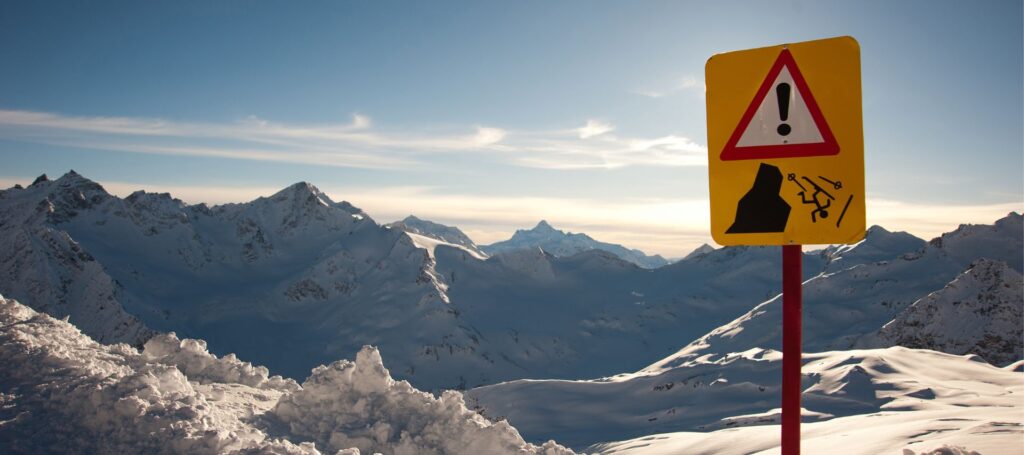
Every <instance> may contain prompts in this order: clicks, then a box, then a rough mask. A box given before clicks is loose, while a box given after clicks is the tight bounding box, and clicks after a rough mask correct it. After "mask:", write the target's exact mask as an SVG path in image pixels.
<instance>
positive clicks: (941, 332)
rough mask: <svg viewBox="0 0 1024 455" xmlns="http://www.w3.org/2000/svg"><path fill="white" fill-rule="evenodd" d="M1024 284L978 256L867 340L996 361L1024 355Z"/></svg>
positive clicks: (1006, 362)
mask: <svg viewBox="0 0 1024 455" xmlns="http://www.w3.org/2000/svg"><path fill="white" fill-rule="evenodd" d="M1022 287H1024V284H1022V282H1021V274H1020V273H1018V272H1017V271H1016V270H1014V269H1012V268H1011V267H1009V266H1008V265H1007V264H1006V263H1005V262H1001V261H992V260H989V259H979V260H977V261H975V262H974V263H972V264H971V266H970V268H968V269H967V270H966V271H964V272H963V273H961V274H960V275H959V276H957V277H956V279H955V280H953V281H952V282H950V283H949V284H947V285H946V286H945V287H944V288H942V289H941V290H939V291H936V292H933V293H931V294H929V295H928V296H926V297H924V298H922V299H921V300H918V301H917V302H914V304H913V305H911V306H910V307H909V308H907V309H906V310H904V311H903V312H902V313H900V314H899V315H898V316H897V317H896V318H895V319H893V320H892V321H890V322H889V323H888V324H886V325H885V326H884V327H882V329H881V330H879V331H878V333H877V335H875V336H874V337H870V340H869V341H868V342H867V343H866V344H869V345H872V346H892V345H900V346H906V347H910V348H919V349H932V350H936V351H942V352H948V353H952V354H960V355H963V354H976V355H979V356H981V357H982V358H984V359H985V360H986V361H988V362H990V363H992V364H995V365H1001V366H1004V365H1009V364H1011V363H1013V362H1015V361H1018V360H1021V359H1024V342H1022V340H1021V327H1024V318H1022V314H1024V293H1022Z"/></svg>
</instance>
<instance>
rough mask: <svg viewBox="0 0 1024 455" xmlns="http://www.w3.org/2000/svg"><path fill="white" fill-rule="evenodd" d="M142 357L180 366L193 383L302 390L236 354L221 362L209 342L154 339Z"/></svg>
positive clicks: (172, 337)
mask: <svg viewBox="0 0 1024 455" xmlns="http://www.w3.org/2000/svg"><path fill="white" fill-rule="evenodd" d="M142 356H143V358H144V359H145V360H146V361H148V362H155V363H162V364H165V365H172V366H176V367H178V369H179V370H181V371H182V372H183V373H184V374H185V375H186V376H188V378H189V380H190V381H194V382H199V383H202V384H207V383H211V382H226V383H237V384H242V385H247V386H249V387H256V388H264V389H277V390H298V388H299V386H298V384H296V383H295V381H293V380H291V379H283V378H282V377H281V376H273V377H268V376H269V374H270V372H269V370H267V367H264V366H253V364H251V363H249V362H243V361H241V360H238V358H237V357H236V356H235V355H234V354H228V355H226V356H224V357H223V358H220V359H218V358H217V356H215V355H213V354H210V352H209V351H208V350H207V349H206V342H205V341H203V340H191V339H185V340H179V339H178V337H177V336H176V335H175V334H174V332H171V333H168V334H161V335H157V336H155V337H153V338H150V340H149V341H147V342H146V345H145V347H144V349H143V352H142Z"/></svg>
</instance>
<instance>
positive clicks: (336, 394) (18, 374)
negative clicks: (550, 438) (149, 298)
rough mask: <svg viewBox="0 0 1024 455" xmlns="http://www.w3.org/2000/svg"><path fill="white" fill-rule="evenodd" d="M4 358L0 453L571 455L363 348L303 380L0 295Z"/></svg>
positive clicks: (193, 343) (201, 346)
mask: <svg viewBox="0 0 1024 455" xmlns="http://www.w3.org/2000/svg"><path fill="white" fill-rule="evenodd" d="M0 364H2V365H3V366H4V367H3V368H2V369H0V449H2V450H0V451H2V452H4V453H14V454H21V453H25V454H29V453H33V454H34V453H82V454H92V453H111V454H114V453H125V454H128V453H154V454H164V453H166V454H221V453H237V454H256V453H259V454H271V453H273V454H307V455H312V454H320V453H328V454H340V455H357V454H359V453H377V452H379V453H384V454H396V455H414V454H425V455H432V454H436V455H440V454H484V453H486V454H521V455H522V454H545V455H560V454H571V453H572V452H571V451H569V450H567V449H565V448H564V447H561V446H559V445H557V444H555V443H554V442H547V443H545V444H543V445H542V446H535V445H532V444H528V443H526V442H524V441H523V439H522V438H521V437H520V436H519V433H518V432H517V431H516V430H515V428H512V427H511V426H510V425H509V424H508V423H506V422H498V423H492V422H490V421H488V420H486V419H485V418H483V417H481V416H480V415H479V414H477V413H475V412H473V411H470V410H468V409H466V406H465V405H464V403H463V401H462V396H461V395H460V394H458V393H455V392H448V393H445V394H443V395H442V396H441V397H440V398H435V397H434V396H433V395H430V394H428V393H424V392H420V391H418V390H416V389H414V388H412V386H410V385H409V383H408V382H405V381H395V380H393V379H392V378H391V376H390V374H389V373H388V370H387V369H385V368H384V365H383V363H382V361H381V357H380V353H379V352H378V351H377V350H376V349H375V348H372V347H364V348H363V349H362V350H361V351H360V352H359V353H358V355H357V356H356V360H355V361H354V362H351V361H347V360H341V361H337V362H334V363H332V364H330V365H327V366H320V367H317V368H316V369H315V370H314V371H313V374H312V375H311V376H310V377H309V378H308V379H307V380H306V381H305V382H304V383H303V384H302V386H299V385H298V384H296V383H295V382H294V381H292V380H289V379H282V378H281V377H279V376H268V374H267V369H266V368H263V367H257V366H253V365H252V364H249V363H247V362H242V361H240V360H238V359H237V358H235V357H234V356H225V357H223V358H217V357H215V356H213V355H211V354H210V353H209V352H207V350H206V345H205V343H204V342H202V341H199V340H190V339H184V340H181V339H178V338H177V337H176V336H174V335H173V334H165V335H159V336H156V337H154V338H152V339H150V340H149V341H148V342H147V343H146V345H145V348H144V349H143V350H142V351H141V352H139V351H137V350H136V349H135V348H132V347H130V346H128V345H126V344H116V345H103V344H99V343H97V342H95V341H93V340H92V339H90V338H88V337H87V336H85V335H83V334H82V333H81V332H79V331H78V329H77V328H75V327H74V326H73V325H71V324H69V323H67V322H64V321H61V320H58V319H54V318H51V317H49V316H47V315H45V314H40V313H37V312H35V311H33V310H32V309H30V308H28V307H26V306H24V305H21V304H19V303H17V302H15V301H13V300H8V299H4V298H3V297H0Z"/></svg>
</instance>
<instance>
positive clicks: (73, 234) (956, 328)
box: [0, 171, 1024, 453]
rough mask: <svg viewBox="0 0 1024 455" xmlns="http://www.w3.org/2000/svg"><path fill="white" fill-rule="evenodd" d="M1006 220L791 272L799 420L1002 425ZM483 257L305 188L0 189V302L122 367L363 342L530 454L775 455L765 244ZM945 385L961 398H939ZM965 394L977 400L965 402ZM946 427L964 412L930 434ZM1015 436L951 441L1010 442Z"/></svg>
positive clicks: (443, 231) (1006, 356)
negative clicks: (42, 319)
mask: <svg viewBox="0 0 1024 455" xmlns="http://www.w3.org/2000/svg"><path fill="white" fill-rule="evenodd" d="M1022 218H1024V217H1022V216H1021V215H1020V214H1017V213H1011V214H1009V215H1007V216H1006V217H1004V218H1002V219H1000V220H997V221H996V222H995V223H994V224H992V225H962V226H960V227H959V228H957V229H956V230H954V231H951V232H949V233H947V234H943V235H942V236H940V237H938V238H936V239H933V240H931V241H929V242H926V241H924V240H922V239H919V238H916V237H914V236H912V235H910V234H907V233H903V232H890V231H888V230H886V229H884V228H882V227H879V226H873V227H871V228H870V229H869V230H868V232H867V234H866V236H865V238H864V240H863V241H861V242H859V243H857V244H854V245H842V246H830V247H827V248H824V249H822V250H815V251H807V252H805V253H804V258H803V270H804V280H805V282H804V290H803V293H804V351H805V352H808V353H813V354H806V355H805V363H806V364H805V400H806V402H807V406H805V407H806V408H807V409H806V410H805V412H806V413H807V414H806V415H805V419H809V420H808V421H813V422H818V423H816V424H814V425H818V424H820V425H822V427H821V428H826V427H828V428H832V427H829V426H830V425H836V423H835V422H841V421H850V422H857V424H858V425H861V424H864V425H865V426H868V425H867V423H865V422H866V421H864V420H863V419H865V418H867V417H870V416H873V415H885V416H887V417H885V419H881V420H877V421H878V422H881V421H886V422H890V423H891V424H893V425H897V424H898V425H904V426H905V425H906V424H905V422H907V421H911V420H913V419H919V420H920V419H921V418H924V417H922V416H925V417H926V416H932V415H934V416H937V417H935V419H933V420H927V419H925V421H928V422H933V423H932V425H933V426H939V425H945V424H943V423H941V422H947V421H948V420H943V419H948V418H956V419H962V420H963V421H971V422H979V423H978V425H979V426H978V428H979V430H978V434H989V433H986V431H988V430H986V428H988V429H991V428H990V427H992V426H993V425H995V426H998V425H997V424H998V423H999V422H1001V421H1000V420H999V419H1002V418H1004V417H1006V416H1003V417H1000V416H1002V414H999V413H998V412H997V410H998V409H999V408H1006V407H1009V408H1011V409H1012V408H1014V407H1015V406H1018V407H1019V406H1021V405H1022V404H1021V403H1020V402H1019V401H1020V400H1019V399H1017V397H1012V396H1010V393H1012V390H1013V386H1012V383H1013V380H1014V378H1019V373H1016V372H1015V370H1017V369H1019V365H1020V362H1019V361H1020V360H1021V359H1022V358H1024V346H1022V344H1024V342H1022V333H1021V332H1022V330H1021V313H1022V307H1024V297H1022V296H1021V269H1022V266H1024V264H1022V263H1024V257H1022V254H1021V251H1024V241H1022V237H1024V226H1022ZM517 237H518V239H517ZM544 242H553V243H547V244H545V243H544ZM499 244H501V246H499V247H498V248H497V249H495V248H494V247H495V245H499ZM499 244H494V245H490V246H477V245H476V244H475V243H474V242H473V241H472V240H471V239H469V237H468V236H466V235H465V234H464V233H462V232H461V231H460V230H458V229H457V228H454V227H449V226H443V225H440V224H437V223H433V222H430V221H426V220H420V219H418V218H415V217H409V218H406V219H405V220H402V221H401V222H396V223H392V224H389V225H380V224H378V223H376V222H375V221H374V220H373V219H372V218H371V217H370V216H369V215H368V214H367V213H365V212H364V211H362V210H361V209H359V208H357V207H355V206H354V205H352V204H350V203H348V202H335V201H333V200H331V199H330V198H329V197H327V196H326V195H325V194H323V193H322V192H320V191H319V190H318V189H317V188H316V187H315V186H313V185H310V184H308V183H298V184H295V185H292V186H290V187H288V188H285V189H283V190H281V191H279V192H277V193H275V194H274V195H271V196H269V197H261V198H258V199H256V200H254V201H251V202H247V203H241V204H224V205H219V206H207V205H205V204H196V205H188V204H185V203H183V202H182V201H180V200H177V199H174V198H173V197H172V196H171V195H169V194H153V193H145V192H141V191H140V192H136V193H133V194H131V195H130V196H128V197H125V198H119V197H117V196H114V195H111V194H109V193H107V192H106V191H105V190H104V189H103V187H102V186H100V185H99V184H97V183H95V182H92V181H90V180H88V179H86V178H84V177H82V176H81V175H78V174H77V173H74V172H73V171H72V172H69V173H68V174H66V175H64V176H62V177H61V178H59V179H56V180H49V179H48V178H45V176H44V177H40V178H39V179H37V180H36V181H35V182H33V184H32V185H30V186H28V187H25V188H22V187H20V186H16V187H13V188H10V189H7V190H3V191H0V246H2V250H0V294H3V295H4V296H5V297H7V298H14V299H16V300H18V301H20V302H21V303H22V304H25V305H27V306H29V307H31V308H33V309H35V310H36V311H40V312H43V313H47V314H49V315H51V316H53V317H55V318H58V319H61V318H63V319H65V320H66V321H68V322H69V323H71V324H74V326H75V327H76V328H77V329H78V330H81V331H82V332H83V333H84V334H86V335H88V336H89V337H91V338H92V339H94V340H96V341H100V342H102V343H108V344H109V343H118V342H124V343H128V344H129V345H133V346H136V347H138V348H142V347H143V346H146V345H148V343H150V342H152V341H153V340H162V339H164V338H161V337H166V336H167V335H166V334H167V333H169V332H175V333H176V334H180V336H182V337H187V338H197V339H203V340H205V341H204V344H203V352H204V353H205V352H206V349H208V350H209V352H210V353H214V354H219V355H228V354H237V355H238V356H240V357H241V358H245V359H247V360H249V361H253V362H255V363H257V364H262V365H266V366H267V367H268V370H266V372H265V373H263V376H262V377H269V376H268V375H269V374H281V375H284V376H285V377H287V378H294V379H301V378H305V377H307V376H310V371H311V370H314V369H315V371H313V377H320V376H317V374H318V373H317V371H321V370H320V369H322V368H325V367H322V366H320V365H331V364H332V362H334V361H335V360H337V359H339V358H344V357H346V356H348V355H351V353H353V352H361V353H362V352H363V346H364V345H374V346H377V350H375V351H374V352H379V354H375V355H376V356H377V358H383V359H384V362H386V363H387V365H388V366H389V368H390V371H391V373H390V374H391V375H393V376H394V377H396V378H398V379H408V380H409V381H410V382H411V383H412V385H413V386H415V387H417V388H420V389H425V390H432V391H439V390H441V389H451V388H455V389H472V390H469V391H467V392H466V400H467V401H468V402H469V403H470V405H471V406H472V407H475V408H476V409H477V410H478V411H479V412H481V413H482V414H484V415H487V416H489V417H491V418H495V419H498V418H507V419H508V421H509V422H511V423H512V424H513V425H515V426H516V427H517V428H518V429H519V431H521V432H522V435H523V436H524V437H525V438H526V440H528V441H533V442H537V443H539V442H541V441H544V440H546V439H548V438H552V437H554V438H557V439H558V440H559V441H561V442H565V443H567V444H569V445H570V446H572V447H575V448H580V449H587V450H590V451H596V452H608V453H629V452H630V450H632V449H630V448H636V447H643V446H646V445H648V444H653V443H651V442H650V441H651V440H648V442H644V441H640V440H633V441H627V440H630V439H633V438H644V437H650V435H653V434H657V433H667V432H679V431H682V433H672V434H671V435H664V436H657V437H655V439H654V440H657V441H663V442H661V443H659V444H661V446H662V447H663V448H664V449H665V452H663V453H671V452H672V450H676V449H677V448H678V447H679V445H680V444H689V443H693V442H694V441H701V442H700V443H701V444H707V445H708V447H715V444H721V441H724V440H727V439H728V437H729V436H728V434H729V433H728V431H730V430H731V429H735V430H742V431H744V432H745V433H744V434H750V435H754V436H751V437H750V440H751V441H761V442H758V443H756V444H754V445H753V446H750V447H748V448H750V449H751V450H752V451H753V449H755V448H757V447H761V446H758V445H757V444H762V445H764V447H762V449H764V450H768V449H770V448H771V445H770V443H769V442H766V441H768V440H767V439H763V438H761V439H758V438H759V437H758V436H756V434H759V433H757V432H756V431H755V430H754V429H751V430H747V428H756V427H759V426H762V427H763V426H772V425H774V424H775V423H776V422H777V410H776V409H775V408H777V407H778V406H777V401H775V399H774V398H771V397H774V396H775V394H773V393H772V392H773V391H775V390H777V388H778V379H779V378H778V371H777V370H778V366H779V365H778V351H779V350H780V349H781V345H780V341H781V332H780V330H781V297H780V295H779V292H780V287H781V286H780V281H781V273H780V263H781V261H780V259H781V254H780V253H779V249H778V248H777V247H726V248H720V249H714V248H711V247H710V246H703V247H701V248H698V249H697V250H695V251H694V252H693V253H691V254H690V255H688V256H687V257H686V258H684V259H682V260H680V261H677V262H675V263H672V264H666V265H662V266H660V267H656V268H650V266H646V267H645V266H640V265H637V264H636V263H635V262H633V261H630V260H626V259H624V258H623V257H621V256H620V254H621V253H622V252H621V251H619V252H618V253H616V252H615V251H607V250H606V249H603V248H599V247H597V246H595V245H596V244H600V242H596V241H593V239H591V238H590V237H587V236H585V235H582V234H566V233H564V232H561V231H558V230H556V229H554V228H552V227H551V226H550V225H548V224H547V223H546V222H541V223H540V224H539V225H538V226H537V227H536V228H534V229H532V230H529V231H517V233H516V234H515V235H513V238H512V239H510V240H509V241H507V242H499ZM516 245H518V246H516ZM573 245H575V246H573ZM580 245H583V246H580ZM513 246H516V247H513ZM573 248H578V250H574V249H573ZM609 248H610V247H609ZM611 249H614V248H611ZM626 251H627V252H628V251H629V250H626ZM641 254H642V253H641ZM644 257H647V256H644ZM648 258H649V257H648ZM12 308H13V307H12ZM12 311H15V312H16V313H17V312H21V311H30V310H27V309H26V310H20V309H16V310H12ZM47 324H50V323H47ZM51 325H52V324H51ZM61 327H63V326H61ZM46 330H50V329H46ZM61 330H63V329H61ZM19 336H20V335H19ZM174 336H177V335H174ZM69 337H70V338H69ZM65 338H67V339H69V340H72V339H73V340H77V338H74V337H71V336H70V335H68V336H65ZM81 343H82V342H80V341H73V344H76V345H81ZM181 343H183V344H182V345H183V346H184V344H187V343H185V342H184V341H182V342H181ZM207 346H208V348H207ZM908 348H914V349H908ZM26 349H28V351H26V352H31V349H29V348H26ZM55 349H57V348H55ZM59 349H64V348H59ZM104 349H105V348H104ZM119 349H120V348H119ZM125 349H130V348H127V347H125ZM147 349H148V348H147ZM920 349H926V350H920ZM19 352H20V351H19ZM90 352H92V351H90ZM118 352H120V351H118ZM18 355H21V354H18ZM90 355H92V354H90ZM96 355H97V356H99V357H98V358H103V357H104V356H108V355H109V354H104V353H98V354H96ZM118 355H121V354H118ZM205 355H211V354H205ZM360 355H363V354H360ZM366 355H367V356H371V357H372V356H373V355H371V354H366ZM957 356H960V357H957ZM965 356H966V357H965ZM18 358H21V357H18ZM231 359H234V357H231ZM62 362H63V361H62ZM203 363H204V364H206V363H208V361H203ZM358 363H359V362H358V360H357V364H358ZM364 363H366V360H365V359H364ZM373 363H374V362H372V361H371V362H369V364H367V365H369V366H367V367H366V368H370V369H374V368H377V367H375V366H372V365H370V364H373ZM129 364H130V365H131V368H133V369H135V368H142V366H141V365H142V364H139V363H137V362H136V361H134V360H132V361H130V362H129ZM928 365H941V366H935V367H929V366H928ZM976 365H977V367H976ZM1000 367H1005V368H1000ZM118 368H120V367H118ZM145 368H152V367H145ZM177 368H178V369H181V368H186V367H184V366H182V365H178V366H177ZM250 368H251V367H250ZM339 368H341V367H339ZM380 368H383V367H380ZM930 368H931V369H930ZM186 369H187V368H186ZM342 369H344V368H342ZM943 369H946V370H949V372H950V373H949V374H946V373H943V372H942V371H939V370H943ZM346 374H348V373H346ZM944 374H945V376H944ZM958 375H960V376H958ZM963 375H967V376H968V377H975V378H977V379H969V381H976V382H971V383H969V384H968V383H963V385H962V386H961V387H960V388H957V387H951V386H950V385H949V384H950V381H956V380H958V379H956V378H957V377H961V378H962V376H963ZM1006 375H1009V376H1006ZM1015 375H1016V376H1015ZM232 377H234V376H232ZM313 377H311V378H310V380H314V379H313ZM390 377H391V376H388V380H390ZM543 378H558V380H544V379H543ZM962 379H963V378H962ZM19 380H20V379H19ZM25 380H31V381H35V380H38V379H31V378H30V379H25ZM189 380H190V381H191V376H190V379H189ZM267 380H269V379H267ZM320 380H329V379H323V378H321V379H316V381H320ZM963 380H968V379H963ZM276 381H279V383H280V384H284V383H286V382H287V381H288V380H287V379H282V378H279V379H277V380H276ZM280 381H285V382H280ZM915 381H916V382H915ZM1007 381H1009V382H1007ZM385 382H386V381H385ZM1004 382H1005V383H1006V384H1009V385H1005V387H1004V385H1000V386H998V387H1002V389H999V390H995V389H993V390H988V389H985V387H988V386H986V385H985V384H1003V383H1004ZM275 384H278V383H275ZM1018 385H1019V384H1018ZM232 387H233V386H232ZM275 387H277V386H275ZM281 387H286V388H287V387H288V386H281ZM690 389H696V390H699V391H701V393H699V394H695V393H682V392H683V391H687V390H690ZM972 389H977V393H976V395H977V397H975V398H977V399H970V400H966V399H961V398H962V397H961V395H962V394H961V393H960V392H958V391H959V390H972ZM1007 391H1009V392H1007ZM285 392H287V391H286V390H284V389H281V390H278V392H275V395H274V396H275V397H277V396H279V395H280V396H283V395H282V394H284V393H285ZM5 393H6V392H5ZM247 393H248V392H247ZM1021 395H1022V394H1021V393H1020V392H1018V393H1017V396H1021ZM762 396H763V397H767V398H760V397H762ZM204 399H205V398H204ZM296 399H299V398H296ZM913 400H919V401H920V403H918V402H913ZM300 401H301V399H300ZM313 401H315V400H313ZM313 401H309V402H306V401H302V403H303V404H301V406H299V405H296V406H298V407H299V408H302V407H303V406H313V405H315V403H313ZM275 402H277V403H279V404H278V405H277V406H283V405H281V404H280V402H278V401H275ZM914 403H918V404H914ZM960 408H971V410H970V411H969V412H968V410H964V411H963V412H962V413H960V414H957V416H953V417H949V416H950V415H952V414H956V413H955V412H952V411H949V410H951V409H960ZM943 410H946V411H943ZM890 411H900V412H903V411H906V412H909V413H911V414H899V415H898V416H896V415H890V414H888V413H889V412H890ZM281 412H282V413H285V414H288V411H281ZM997 414H998V415H997ZM0 417H2V416H0ZM1006 418H1007V419H1009V421H1011V422H1014V420H1013V418H1012V416H1010V417H1006ZM843 419H853V420H843ZM893 419H895V420H893ZM1018 420H1019V419H1018ZM312 424H314V425H319V424H317V423H316V422H313V423H312ZM232 425H234V424H232ZM1014 425H1016V426H1012V427H1011V428H1010V429H1009V430H1008V433H1006V434H1002V433H1000V434H995V435H994V436H991V437H989V436H985V437H981V436H978V437H975V436H970V437H969V438H968V439H969V440H970V441H972V443H975V444H980V445H982V446H984V445H986V444H994V443H993V442H992V441H1003V440H1005V439H999V438H1006V437H1019V436H1020V435H1024V432H1022V431H1021V427H1024V423H1022V424H1021V425H1017V424H1014ZM911 427H913V428H914V429H916V430H920V429H921V428H922V427H919V426H909V427H907V428H911ZM916 430H915V431H916ZM247 431H248V430H247ZM261 431H262V430H261ZM292 431H295V429H294V428H293V429H292ZM309 431H314V430H313V429H310V430H309ZM346 431H348V430H346ZM758 431H759V430H758ZM829 431H835V430H834V429H833V430H829ZM943 431H945V430H943ZM941 432H942V431H939V433H941ZM0 433H2V432H0ZM929 434H930V433H929ZM971 434H972V435H973V434H974V433H971ZM645 435H647V436H645ZM303 437H311V438H314V439H316V438H321V439H317V440H318V441H320V443H319V444H322V446H325V447H342V446H343V445H344V444H341V443H340V442H338V443H337V444H335V443H332V442H331V441H330V439H331V438H332V437H330V436H324V435H314V434H313V433H309V434H308V435H307V436H303ZM719 437H720V438H721V439H715V438H719ZM913 437H914V433H913V431H911V429H908V430H907V432H905V433H899V434H898V435H897V436H894V437H893V438H895V439H891V440H887V441H888V442H885V444H889V445H886V446H885V448H886V450H889V449H892V447H895V446H893V444H896V445H898V444H910V445H913V444H914V442H913V441H912V440H913ZM965 437H967V436H965ZM323 438H326V439H323ZM918 439H920V441H917V442H921V441H924V440H927V441H929V443H930V442H932V441H935V440H938V437H937V436H934V437H933V436H928V437H926V438H924V439H921V438H918ZM615 441H625V442H621V443H620V442H615ZM823 441H824V442H822V444H823V445H822V446H821V447H827V448H830V447H834V444H835V441H834V440H832V439H828V440H827V441H825V440H823ZM829 441H831V442H829ZM908 441H911V442H908ZM332 444H333V445H332ZM765 444H768V445H765ZM829 444H832V445H829ZM879 444H882V445H884V444H883V443H882V442H879ZM353 445H358V444H353ZM655 445H657V444H655ZM319 446H320V445H318V447H319ZM364 446H367V447H371V446H372V444H369V443H367V444H365V445H364ZM346 447H347V446H346ZM879 447H881V445H880V446H879ZM914 447H917V446H914ZM762 449H758V450H762ZM552 450H554V449H552ZM736 450H737V451H736V452H735V453H747V452H742V451H741V450H740V449H739V448H737V449H736ZM552 453H554V452H552ZM707 453H714V452H713V451H712V452H707ZM722 453H725V452H722ZM863 453H872V452H870V451H867V452H863ZM875 453H877V452H875Z"/></svg>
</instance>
